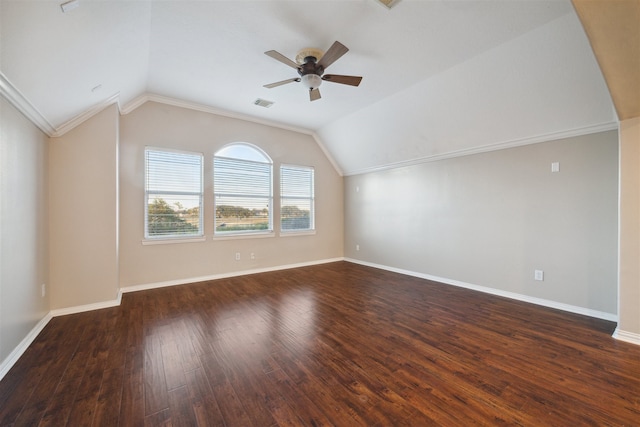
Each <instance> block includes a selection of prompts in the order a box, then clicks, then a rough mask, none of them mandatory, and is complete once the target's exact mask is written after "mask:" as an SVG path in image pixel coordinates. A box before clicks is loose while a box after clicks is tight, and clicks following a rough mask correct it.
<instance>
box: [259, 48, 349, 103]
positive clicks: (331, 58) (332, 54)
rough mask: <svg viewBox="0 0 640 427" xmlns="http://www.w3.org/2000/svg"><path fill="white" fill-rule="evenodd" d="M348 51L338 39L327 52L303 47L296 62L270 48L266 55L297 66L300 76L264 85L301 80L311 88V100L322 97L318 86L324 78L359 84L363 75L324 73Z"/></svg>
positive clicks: (279, 84)
mask: <svg viewBox="0 0 640 427" xmlns="http://www.w3.org/2000/svg"><path fill="white" fill-rule="evenodd" d="M348 51H349V49H347V47H346V46H345V45H343V44H342V43H340V42H338V41H336V42H334V43H333V44H332V45H331V47H330V48H329V50H327V51H326V52H323V51H321V50H320V49H316V48H311V47H308V48H304V49H301V50H300V51H298V54H297V55H296V61H295V62H294V61H292V60H290V59H289V58H287V57H286V56H284V55H283V54H281V53H279V52H276V51H275V50H269V51H267V52H265V55H267V56H270V57H272V58H273V59H275V60H277V61H280V62H282V63H283V64H285V65H288V66H289V67H291V68H295V69H296V71H298V74H299V75H300V78H298V77H294V78H292V79H287V80H282V81H279V82H275V83H270V84H267V85H264V87H266V88H268V89H273V88H274V87H278V86H282V85H284V84H287V83H293V82H301V83H302V85H303V86H304V87H306V88H307V89H308V90H309V100H310V101H315V100H318V99H320V91H319V90H318V87H320V85H321V84H322V81H323V80H325V81H328V82H333V83H340V84H344V85H349V86H358V85H359V84H360V82H361V81H362V77H360V76H343V75H339V74H327V75H324V70H325V69H326V68H327V67H328V66H329V65H331V64H333V63H334V62H335V61H337V60H338V59H340V57H342V55H344V54H345V53H347V52H348Z"/></svg>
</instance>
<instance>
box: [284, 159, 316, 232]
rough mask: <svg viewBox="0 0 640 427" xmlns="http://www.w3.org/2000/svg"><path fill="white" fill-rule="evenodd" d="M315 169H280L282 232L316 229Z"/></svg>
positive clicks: (299, 167)
mask: <svg viewBox="0 0 640 427" xmlns="http://www.w3.org/2000/svg"><path fill="white" fill-rule="evenodd" d="M313 191H314V190H313V168H310V167H304V166H286V165H283V166H281V167H280V230H281V231H283V232H287V231H310V230H313V229H314V227H315V226H314V194H313Z"/></svg>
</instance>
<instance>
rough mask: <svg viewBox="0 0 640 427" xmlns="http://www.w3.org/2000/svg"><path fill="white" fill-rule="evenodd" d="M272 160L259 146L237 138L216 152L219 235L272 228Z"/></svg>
mask: <svg viewBox="0 0 640 427" xmlns="http://www.w3.org/2000/svg"><path fill="white" fill-rule="evenodd" d="M272 174H273V162H272V161H271V158H269V156H268V155H267V154H266V153H265V152H264V151H262V150H261V149H259V148H258V147H256V146H254V145H251V144H248V143H244V142H238V143H233V144H229V145H225V146H224V147H222V148H221V149H220V150H218V151H217V152H216V153H215V155H214V156H213V193H214V200H215V201H214V203H215V206H214V207H215V216H214V230H215V234H216V235H233V234H246V233H261V232H265V233H270V232H272V231H273V220H272V218H273V212H272V206H273V188H272V187H273V186H272V182H273V180H272Z"/></svg>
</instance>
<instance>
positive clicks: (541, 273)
mask: <svg viewBox="0 0 640 427" xmlns="http://www.w3.org/2000/svg"><path fill="white" fill-rule="evenodd" d="M533 278H534V279H535V280H539V281H542V280H544V271H542V270H534V272H533Z"/></svg>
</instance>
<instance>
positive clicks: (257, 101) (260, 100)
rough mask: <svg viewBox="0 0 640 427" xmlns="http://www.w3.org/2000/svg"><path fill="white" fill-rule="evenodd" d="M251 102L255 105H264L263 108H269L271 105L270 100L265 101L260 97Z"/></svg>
mask: <svg viewBox="0 0 640 427" xmlns="http://www.w3.org/2000/svg"><path fill="white" fill-rule="evenodd" d="M253 103H254V104H255V105H258V106H260V107H265V108H269V107H271V106H272V105H273V102H272V101H267V100H266V99H262V98H258V99H256V100H255V101H253Z"/></svg>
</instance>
